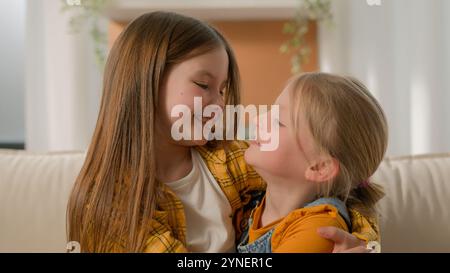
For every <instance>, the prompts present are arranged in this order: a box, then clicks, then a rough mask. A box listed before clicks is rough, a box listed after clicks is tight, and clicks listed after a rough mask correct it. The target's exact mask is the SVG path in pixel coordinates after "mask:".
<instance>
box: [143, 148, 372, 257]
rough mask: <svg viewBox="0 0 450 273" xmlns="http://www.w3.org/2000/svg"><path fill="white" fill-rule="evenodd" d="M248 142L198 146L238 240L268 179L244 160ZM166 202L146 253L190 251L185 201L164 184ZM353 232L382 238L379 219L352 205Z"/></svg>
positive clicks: (158, 213) (157, 215)
mask: <svg viewBox="0 0 450 273" xmlns="http://www.w3.org/2000/svg"><path fill="white" fill-rule="evenodd" d="M247 147H248V146H247V144H246V143H245V142H239V141H234V142H231V143H230V144H228V145H227V148H226V149H224V148H209V147H206V146H199V147H197V148H196V149H197V150H198V152H199V153H200V155H201V156H202V158H203V160H204V161H205V162H206V165H207V166H208V168H209V170H210V171H211V173H212V175H213V176H214V178H215V179H216V181H217V183H219V185H220V187H221V189H222V190H223V192H224V194H225V196H226V197H227V199H228V201H229V202H230V204H231V208H232V215H230V217H232V218H233V224H234V228H235V231H236V240H238V239H239V238H240V237H241V235H242V232H243V230H244V229H245V228H246V227H247V220H248V218H249V216H250V213H251V211H252V209H253V207H251V206H250V205H249V202H250V200H251V199H252V196H255V194H257V193H260V192H261V191H264V190H265V188H266V185H265V182H264V181H263V180H262V179H261V177H260V176H259V175H258V174H257V173H256V172H255V171H254V170H253V169H252V168H251V167H250V166H249V165H247V164H246V163H245V161H244V151H245V150H246V148H247ZM163 191H164V193H165V198H164V201H162V200H161V201H159V202H158V210H157V211H156V213H155V216H154V218H153V219H152V221H151V233H150V235H149V238H148V239H147V242H146V247H145V250H144V251H145V252H158V253H161V252H187V248H186V218H185V215H184V209H183V204H182V203H181V201H180V199H179V198H178V197H177V196H176V195H175V194H174V193H173V191H172V190H171V189H170V188H169V187H167V186H164V188H163ZM349 210H350V214H351V218H352V230H353V234H354V235H355V236H356V237H358V238H359V239H361V240H365V241H366V242H368V241H378V239H379V236H378V234H379V232H378V226H377V222H376V221H375V220H371V219H366V218H364V217H363V216H362V215H361V214H360V213H358V212H357V211H355V210H352V209H351V208H350V209H349Z"/></svg>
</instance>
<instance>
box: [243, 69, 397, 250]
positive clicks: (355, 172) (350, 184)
mask: <svg viewBox="0 0 450 273" xmlns="http://www.w3.org/2000/svg"><path fill="white" fill-rule="evenodd" d="M275 104H278V105H279V107H280V119H279V120H277V121H275V122H278V123H279V125H280V133H279V138H280V139H279V143H280V144H279V147H278V149H276V150H275V151H267V152H266V151H261V150H260V144H261V143H260V142H259V140H257V141H254V142H252V143H251V145H250V147H249V148H248V149H247V151H246V153H245V159H246V161H247V163H249V164H250V165H252V166H253V167H254V168H255V170H256V171H257V172H258V173H259V174H260V175H261V176H262V177H263V178H264V180H265V181H266V182H267V190H266V195H265V197H264V199H263V200H262V202H261V204H260V205H259V206H258V207H257V208H256V209H255V210H254V212H253V214H252V215H251V217H250V225H249V228H248V230H247V232H246V233H245V236H244V238H243V241H242V243H241V244H240V245H239V247H238V249H239V251H240V252H331V251H332V250H333V243H332V242H331V241H329V240H326V239H324V238H322V237H320V236H319V235H318V234H317V232H316V230H317V229H318V228H319V227H322V226H334V227H336V228H339V229H342V230H344V231H350V230H351V228H352V224H353V223H352V220H351V217H350V214H349V210H348V208H351V209H352V210H356V211H357V212H358V214H362V215H363V216H364V217H365V219H373V220H375V219H376V218H377V214H376V209H375V205H376V203H377V202H378V200H380V199H381V198H382V197H383V195H384V194H383V191H382V189H381V187H380V186H379V185H377V184H375V183H373V182H372V181H369V178H370V177H371V176H372V174H373V173H374V172H375V171H376V169H377V168H378V165H379V164H380V163H381V161H382V159H383V157H384V154H385V151H386V147H387V134H388V131H387V123H386V118H385V116H384V113H383V110H382V109H381V107H380V105H379V104H378V102H377V101H376V100H375V98H374V97H373V96H372V95H371V94H370V92H369V91H368V90H367V89H366V87H365V86H364V85H363V84H362V83H361V82H359V81H358V80H356V79H353V78H350V77H341V76H337V75H331V74H325V73H306V74H302V75H300V76H297V77H295V78H294V79H292V80H291V81H290V83H289V84H288V85H287V87H286V88H285V90H284V91H283V92H282V93H281V94H280V96H279V97H278V99H277V101H276V103H275ZM353 213H355V212H353Z"/></svg>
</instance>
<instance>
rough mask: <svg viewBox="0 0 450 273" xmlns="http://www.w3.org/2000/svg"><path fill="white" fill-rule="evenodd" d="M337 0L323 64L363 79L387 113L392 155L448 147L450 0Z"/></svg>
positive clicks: (323, 36)
mask: <svg viewBox="0 0 450 273" xmlns="http://www.w3.org/2000/svg"><path fill="white" fill-rule="evenodd" d="M371 2H375V3H376V2H377V1H366V0H333V2H332V3H333V11H334V25H333V26H331V27H327V26H325V25H323V26H320V35H319V36H320V38H319V39H320V43H319V44H320V65H321V69H322V70H323V71H327V72H335V73H342V74H347V75H352V76H355V77H357V78H359V79H360V80H362V81H363V82H364V83H365V84H366V85H367V86H368V87H369V89H370V90H371V91H372V92H373V93H374V95H375V96H376V98H377V99H378V100H379V101H380V102H381V104H382V106H383V107H384V110H385V112H386V114H387V117H388V122H389V126H390V139H389V141H390V142H389V148H388V153H387V154H388V155H408V154H423V153H441V152H450V1H448V0H381V1H378V2H380V4H381V5H379V6H377V5H369V4H368V3H371Z"/></svg>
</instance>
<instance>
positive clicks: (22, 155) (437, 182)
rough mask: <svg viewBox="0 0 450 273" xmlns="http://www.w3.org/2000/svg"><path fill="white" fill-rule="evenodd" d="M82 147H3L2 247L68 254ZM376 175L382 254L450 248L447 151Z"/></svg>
mask: <svg viewBox="0 0 450 273" xmlns="http://www.w3.org/2000/svg"><path fill="white" fill-rule="evenodd" d="M84 157H85V154H84V153H82V152H69V153H50V154H33V153H28V152H23V151H20V152H17V151H10V150H0V252H65V249H66V227H65V222H66V219H65V217H66V206H67V201H68V198H69V194H70V191H71V189H72V186H73V182H74V180H75V178H76V176H77V175H78V172H79V170H80V169H81V166H82V164H83V160H84ZM373 180H374V181H377V182H379V183H380V184H382V185H383V186H384V187H385V190H386V193H387V195H386V197H385V198H384V199H383V200H382V201H381V202H380V212H381V214H382V217H381V219H380V225H381V234H382V242H381V245H382V251H383V252H450V231H449V228H448V227H449V225H450V210H449V209H448V208H449V207H450V206H449V205H450V154H445V155H426V156H416V157H400V158H390V159H386V160H384V162H383V163H382V164H381V165H380V168H379V169H378V171H377V172H376V174H375V175H374V176H373Z"/></svg>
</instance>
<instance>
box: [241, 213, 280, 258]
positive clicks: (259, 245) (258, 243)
mask: <svg viewBox="0 0 450 273" xmlns="http://www.w3.org/2000/svg"><path fill="white" fill-rule="evenodd" d="M248 226H249V228H250V227H251V226H252V218H250V220H249V222H248ZM249 228H247V230H246V231H245V235H244V237H243V240H242V241H241V243H239V245H238V246H237V251H238V252H239V253H272V234H273V232H274V230H275V228H272V229H271V230H270V231H268V232H266V233H264V235H263V236H261V237H259V238H258V239H256V240H255V241H254V242H252V243H250V244H247V242H248V231H249Z"/></svg>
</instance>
